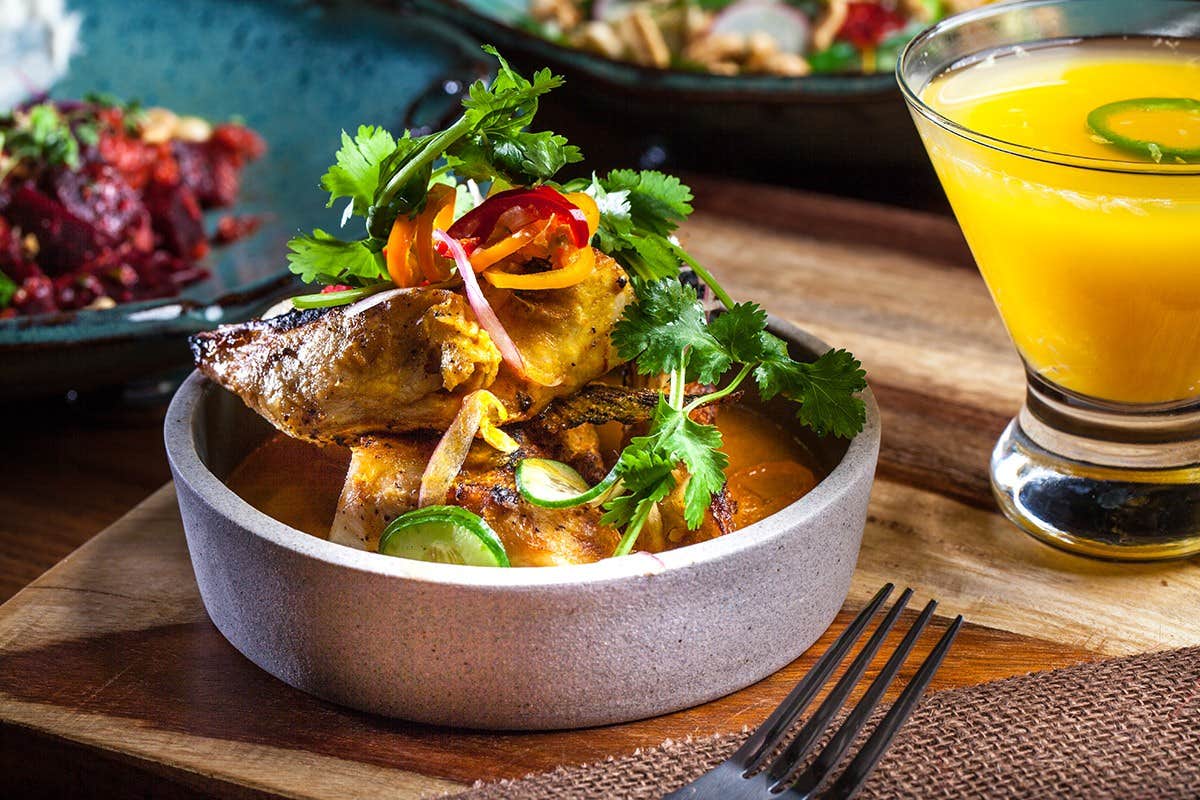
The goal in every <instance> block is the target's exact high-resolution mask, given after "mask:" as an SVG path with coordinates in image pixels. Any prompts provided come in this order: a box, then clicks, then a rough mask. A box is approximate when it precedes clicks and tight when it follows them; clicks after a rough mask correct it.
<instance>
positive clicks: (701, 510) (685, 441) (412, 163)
mask: <svg viewBox="0 0 1200 800" xmlns="http://www.w3.org/2000/svg"><path fill="white" fill-rule="evenodd" d="M484 49H485V50H486V51H487V52H488V53H490V54H492V55H494V56H496V58H497V59H498V60H499V71H498V75H497V77H496V80H495V81H494V82H493V83H492V85H491V86H487V85H485V84H484V83H482V82H478V83H476V84H474V85H472V87H471V89H470V93H469V96H468V98H467V99H466V100H465V101H464V102H463V107H464V112H463V114H462V116H461V117H459V119H458V120H457V121H455V122H454V123H453V124H452V125H451V126H450V127H449V128H447V129H446V130H444V131H440V132H436V133H432V134H429V135H427V136H420V137H413V136H412V135H411V133H410V132H408V131H405V132H404V134H403V135H402V136H400V137H399V138H394V137H393V136H392V135H391V134H390V133H388V132H387V131H385V130H383V129H382V128H376V127H371V126H363V127H360V128H359V129H358V131H357V132H356V133H355V135H353V136H351V135H349V134H347V133H344V132H343V134H342V142H341V148H340V149H339V150H338V152H337V156H336V163H335V164H334V165H333V166H331V167H330V168H329V170H328V171H327V172H326V173H325V175H324V177H323V178H322V179H321V185H322V187H324V189H325V190H326V191H328V192H329V204H330V205H332V204H333V203H335V202H337V201H338V200H345V201H347V202H346V210H345V213H344V219H350V218H351V217H360V218H364V219H365V227H366V230H365V235H364V236H363V237H362V238H359V239H355V240H350V241H344V240H341V239H338V238H335V237H334V236H332V235H330V234H328V233H326V232H324V231H321V230H316V231H314V232H313V233H312V235H309V236H300V237H297V238H294V239H292V241H291V242H290V243H289V247H290V249H291V253H290V255H289V257H288V260H289V262H290V264H291V269H292V271H293V272H296V273H297V274H299V275H300V276H301V277H302V278H303V279H304V280H306V281H310V282H312V281H316V282H320V283H326V284H334V283H337V284H347V285H350V286H352V287H366V288H355V289H351V290H349V291H347V292H341V293H330V294H328V295H320V294H317V295H309V296H307V297H305V298H303V299H302V301H303V305H304V306H305V307H317V306H322V305H332V304H335V303H339V302H344V301H346V300H347V299H357V298H358V297H360V296H362V295H363V293H366V292H370V291H374V290H375V289H377V288H381V287H384V286H386V285H388V284H386V283H381V281H384V282H386V281H388V280H389V279H388V275H387V270H386V267H385V264H384V260H383V257H382V252H381V251H382V249H383V246H384V244H385V243H386V237H387V235H388V233H389V231H390V229H391V227H392V225H393V224H394V222H395V220H396V218H397V217H398V216H399V215H401V214H405V215H408V216H410V217H411V216H414V215H416V214H417V213H419V212H420V211H421V210H422V209H423V207H424V204H425V198H426V194H427V193H428V189H429V186H430V185H431V184H432V183H434V182H448V181H451V178H450V173H453V174H454V175H455V176H457V178H459V179H473V180H476V181H498V182H501V183H502V184H503V185H506V186H528V185H531V184H537V183H544V182H550V181H552V180H553V178H554V176H555V175H556V174H557V172H558V171H559V169H561V168H562V167H563V166H565V165H566V164H569V163H573V162H576V161H579V160H581V155H580V153H579V151H578V149H577V148H575V147H573V146H571V145H570V144H568V143H567V141H566V139H564V138H563V137H562V136H559V135H557V134H554V133H550V132H539V133H531V132H529V131H528V130H527V128H528V127H529V125H530V124H531V123H532V121H533V118H534V115H535V114H536V112H537V106H538V98H540V97H541V96H542V95H543V94H545V93H546V92H548V91H550V90H551V89H553V88H555V87H557V86H559V85H560V84H561V83H562V79H561V78H559V77H557V76H554V75H552V74H551V73H550V72H549V71H548V70H541V71H539V72H537V73H536V74H535V75H534V77H533V79H532V80H526V79H525V78H523V77H521V76H520V75H518V74H517V73H516V72H514V71H513V70H512V68H511V67H509V65H508V63H507V62H506V61H505V60H504V59H503V58H501V57H500V56H499V54H498V53H496V51H495V50H494V49H493V48H491V47H485V48H484ZM439 162H440V166H436V165H438V164H439ZM435 167H436V168H435ZM561 188H562V189H563V190H564V191H569V192H575V191H585V192H587V193H588V194H590V195H591V196H592V197H593V198H594V199H595V201H596V205H597V207H598V209H599V211H600V225H599V229H598V230H597V232H596V235H595V237H594V238H593V240H592V244H593V245H594V246H595V247H596V248H597V249H598V250H600V251H602V252H604V253H606V254H608V255H609V256H611V257H612V258H614V259H615V260H616V261H617V262H618V263H619V264H621V266H622V267H623V268H624V269H625V271H626V272H627V273H628V274H629V276H630V279H631V281H632V284H633V288H634V291H635V295H636V299H637V302H635V303H632V304H630V305H629V306H627V307H626V309H625V311H624V314H623V316H622V319H621V320H620V322H619V323H618V324H617V326H616V328H615V329H614V331H613V335H612V338H613V344H614V345H615V346H616V348H617V350H618V352H619V353H620V355H621V356H622V358H624V359H626V360H629V361H632V362H634V364H635V365H636V368H637V370H638V372H640V373H642V374H645V375H667V376H669V382H670V388H669V390H668V391H667V392H665V393H664V395H663V396H662V398H661V399H660V401H659V403H658V406H657V408H656V409H655V412H654V415H653V417H652V419H651V421H650V426H649V430H648V432H647V433H646V435H645V436H639V437H636V438H634V439H633V440H631V442H630V443H629V445H628V446H627V447H626V448H625V450H624V451H623V452H622V453H621V455H620V457H619V459H618V462H617V465H616V466H615V467H614V470H613V472H614V474H615V477H616V478H617V479H619V481H620V483H619V486H620V489H619V490H617V492H618V493H617V494H616V495H615V496H612V497H609V498H608V499H607V500H606V501H605V503H604V509H605V514H604V517H603V521H604V522H605V523H606V524H610V525H614V526H617V527H623V528H624V533H623V536H622V539H621V543H620V545H619V547H618V549H617V553H616V554H617V555H620V554H624V553H628V552H630V551H631V550H632V549H633V547H634V545H635V544H636V541H637V538H638V534H639V533H640V531H641V529H642V526H643V525H644V523H645V521H646V518H647V517H648V515H649V514H650V512H651V510H652V509H653V507H654V505H655V504H656V503H658V502H661V501H662V500H664V499H665V498H666V497H667V496H668V495H670V494H671V492H672V491H674V490H675V489H676V488H677V486H678V483H679V480H680V476H681V475H682V472H681V470H680V468H681V467H682V468H683V469H685V470H686V473H687V479H686V480H687V483H686V486H685V488H684V519H685V521H686V523H687V525H688V526H689V527H692V528H695V527H698V526H699V525H700V524H701V522H702V521H703V519H704V514H705V512H706V511H707V509H708V508H709V506H710V505H711V504H712V500H713V496H714V495H715V494H716V493H717V492H719V491H721V489H722V488H723V487H724V485H725V468H726V466H727V465H728V459H727V458H726V456H725V454H724V453H722V452H721V451H720V447H721V434H720V431H718V430H717V428H716V427H714V426H712V425H706V424H702V423H699V422H696V421H695V420H693V419H692V418H691V414H692V412H694V411H695V410H696V409H698V408H700V407H701V406H703V405H705V404H707V403H712V402H715V401H717V400H720V399H721V398H723V397H727V396H728V395H730V394H732V393H734V392H736V391H738V390H739V389H740V388H741V387H742V385H743V384H744V382H745V381H746V380H747V379H753V381H754V384H755V385H756V387H757V389H758V393H759V395H760V396H761V397H762V398H763V399H770V398H773V397H776V396H783V397H785V398H787V399H789V400H791V401H793V402H795V403H797V404H798V409H797V412H796V413H797V416H798V418H799V419H800V421H801V422H802V423H803V424H804V425H807V426H808V427H810V428H812V429H813V430H815V431H816V432H818V433H819V434H831V435H835V436H841V437H846V438H849V437H852V436H854V435H855V434H857V433H858V432H859V431H860V430H862V427H863V424H864V422H865V406H864V404H863V401H862V400H861V399H860V398H859V397H857V396H856V395H857V393H858V392H860V391H862V390H863V389H864V388H865V387H866V381H865V377H864V372H863V370H862V366H861V364H860V363H859V362H858V361H857V360H856V359H855V358H854V357H853V356H852V355H850V354H849V353H847V352H846V351H844V350H831V351H829V352H828V353H826V354H825V355H823V356H821V357H820V358H819V359H817V360H816V361H814V362H812V363H805V362H797V361H795V360H793V359H792V358H791V357H790V355H789V354H788V350H787V344H786V343H785V342H784V341H783V340H782V339H780V338H779V337H777V336H774V335H772V334H771V333H769V332H768V331H767V329H766V326H767V315H766V312H765V311H763V309H762V308H761V307H759V306H758V305H757V304H754V303H738V302H735V301H734V300H733V298H732V297H731V296H730V295H729V293H728V292H727V291H725V289H724V288H723V287H722V286H721V284H720V283H719V282H718V281H717V280H716V279H715V278H714V277H713V276H712V274H711V273H709V272H708V270H706V269H705V268H704V266H703V265H701V264H700V263H698V262H697V261H696V259H695V258H693V257H692V256H691V255H690V254H689V253H688V252H687V251H686V250H685V249H684V248H683V247H682V246H681V245H680V244H679V243H678V241H676V239H675V238H674V234H675V231H676V230H677V229H678V227H679V225H680V223H682V222H683V221H684V220H685V219H687V217H688V216H689V215H690V214H691V213H692V205H691V203H692V191H691V189H690V188H689V187H688V186H686V185H685V184H683V183H682V182H680V181H679V179H678V178H675V177H673V176H670V175H665V174H663V173H661V172H656V171H653V170H642V171H637V170H614V171H612V172H609V173H608V174H607V175H603V176H600V175H593V176H592V178H591V179H583V178H581V179H575V180H572V181H568V182H567V183H566V184H564V185H563V186H562V187H561ZM685 266H686V267H688V268H690V269H691V270H692V271H693V272H695V274H696V275H697V277H699V278H700V280H702V281H703V282H704V283H705V284H706V285H707V286H708V287H709V288H710V289H711V290H712V291H713V294H714V295H715V296H716V298H717V299H718V300H719V301H720V302H721V303H722V304H723V305H724V306H725V310H724V312H723V313H721V314H720V315H719V316H717V317H715V318H714V319H713V320H711V321H709V319H708V315H707V314H706V312H705V309H704V307H703V305H702V304H701V302H700V300H699V297H698V296H697V294H696V291H695V290H694V289H692V288H691V287H690V286H686V285H684V284H683V283H682V282H681V281H680V269H681V268H682V267H685ZM730 373H732V374H733V377H732V378H730V379H729V380H728V381H727V382H725V383H724V385H722V386H720V388H718V389H716V390H714V391H713V392H711V393H709V394H706V395H702V396H700V397H693V398H692V399H691V400H690V401H689V400H688V399H687V398H686V397H685V392H684V387H685V386H686V385H687V384H688V383H689V382H692V381H698V382H700V383H703V384H713V385H715V384H718V383H719V382H721V381H722V379H723V378H725V376H726V375H729V374H730ZM580 496H581V497H585V498H589V499H590V498H593V497H595V496H596V493H594V492H593V493H586V492H584V493H581V494H580ZM555 502H558V501H557V500H556V501H555ZM581 502H582V501H581Z"/></svg>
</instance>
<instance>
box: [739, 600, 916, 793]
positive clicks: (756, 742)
mask: <svg viewBox="0 0 1200 800" xmlns="http://www.w3.org/2000/svg"><path fill="white" fill-rule="evenodd" d="M895 588H896V587H895V586H894V585H893V584H891V583H888V584H885V585H884V586H883V588H882V589H880V590H879V591H878V592H876V593H875V596H874V597H872V598H871V602H870V603H867V606H866V608H864V609H863V610H862V611H860V612H859V614H858V616H857V617H855V618H854V621H853V622H851V623H850V626H849V627H848V628H846V630H844V631H843V632H842V635H841V636H839V637H838V638H837V640H836V641H835V642H834V643H833V645H832V646H831V647H830V648H829V649H828V650H826V651H825V652H824V653H823V654H822V655H821V657H820V658H819V659H817V662H816V663H815V664H813V665H812V668H811V669H810V670H809V671H808V674H807V675H805V676H804V678H803V679H802V680H801V681H800V683H798V684H796V688H794V689H792V691H791V692H789V693H788V696H787V697H785V698H784V700H783V702H782V703H780V704H779V707H778V708H776V709H775V710H774V711H772V712H771V716H769V717H767V719H766V721H764V722H763V724H762V725H760V726H758V728H757V729H756V730H755V731H754V733H752V734H750V737H749V738H748V739H746V741H745V743H744V744H742V746H741V747H739V748H738V749H737V752H735V753H734V754H733V755H732V756H730V758H729V760H730V761H732V762H734V763H736V764H739V765H740V766H741V767H742V769H743V770H744V771H745V772H751V771H753V770H755V769H757V768H758V767H759V766H760V765H761V764H762V762H763V760H764V759H765V758H766V756H768V755H770V753H771V751H772V750H774V749H775V747H776V746H777V745H778V744H779V740H780V739H781V738H782V737H783V735H784V734H785V733H787V731H788V729H789V728H791V727H792V723H794V722H795V721H796V717H798V716H799V715H800V713H801V712H802V711H804V709H805V708H806V707H807V706H808V704H809V703H810V702H812V699H813V697H815V696H816V694H817V692H818V691H819V690H820V688H821V687H822V686H824V685H825V681H826V680H828V678H829V673H831V672H832V671H833V669H834V668H835V667H836V666H837V665H838V664H840V663H841V662H842V659H843V658H844V657H845V655H846V652H847V651H848V650H849V649H850V647H851V646H852V645H853V644H854V643H855V642H856V641H858V638H859V637H860V636H861V635H862V632H863V629H864V628H866V627H867V623H869V622H870V621H871V618H872V617H874V616H875V613H876V612H877V611H879V607H880V606H882V605H883V604H884V602H885V601H886V600H887V599H888V597H889V596H890V595H891V593H892V590H893V589H895Z"/></svg>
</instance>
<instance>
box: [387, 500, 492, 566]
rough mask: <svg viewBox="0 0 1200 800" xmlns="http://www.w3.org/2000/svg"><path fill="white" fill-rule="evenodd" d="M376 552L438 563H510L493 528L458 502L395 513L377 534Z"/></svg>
mask: <svg viewBox="0 0 1200 800" xmlns="http://www.w3.org/2000/svg"><path fill="white" fill-rule="evenodd" d="M379 552H381V553H383V554H384V555H388V556H397V557H399V558H411V559H413V560H415V561H434V562H438V563H442V564H466V565H468V566H472V567H507V566H510V564H509V562H508V554H507V553H505V552H504V545H503V544H502V543H501V542H500V537H499V536H497V535H496V532H495V531H493V530H492V529H491V527H490V526H489V525H488V524H487V523H486V522H484V521H483V519H482V518H481V517H479V516H478V515H477V514H473V513H471V512H470V511H467V510H466V509H465V508H459V507H458V506H426V507H425V508H418V509H417V510H416V511H410V512H408V513H407V514H402V515H400V516H399V517H396V519H394V520H392V521H391V523H390V524H389V525H388V526H387V527H386V528H384V530H383V535H382V536H380V537H379Z"/></svg>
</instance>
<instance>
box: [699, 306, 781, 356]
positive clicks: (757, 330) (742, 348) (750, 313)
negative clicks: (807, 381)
mask: <svg viewBox="0 0 1200 800" xmlns="http://www.w3.org/2000/svg"><path fill="white" fill-rule="evenodd" d="M766 329H767V312H766V311H763V309H762V306H760V305H758V303H737V304H736V305H734V306H733V307H732V308H728V309H726V310H725V311H724V312H722V313H721V314H719V315H718V316H717V317H716V318H715V319H713V321H712V322H710V323H709V324H708V331H709V333H711V334H712V336H713V338H714V339H716V340H717V342H719V343H720V344H721V346H722V347H723V348H724V349H725V352H726V353H728V355H729V358H730V359H732V360H733V361H738V362H740V363H742V364H753V363H755V362H757V361H762V360H763V359H765V358H766V357H767V356H768V353H769V350H770V344H769V343H768V341H767V339H766V338H765V337H767V336H770V334H768V333H766ZM772 338H774V337H772Z"/></svg>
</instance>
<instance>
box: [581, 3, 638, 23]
mask: <svg viewBox="0 0 1200 800" xmlns="http://www.w3.org/2000/svg"><path fill="white" fill-rule="evenodd" d="M642 1H643V0H595V2H593V3H592V19H594V20H596V21H597V22H612V21H613V20H615V19H618V18H620V17H623V16H625V15H626V14H628V13H629V12H630V11H631V10H632V9H633V7H634V6H635V5H637V4H638V2H642Z"/></svg>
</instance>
